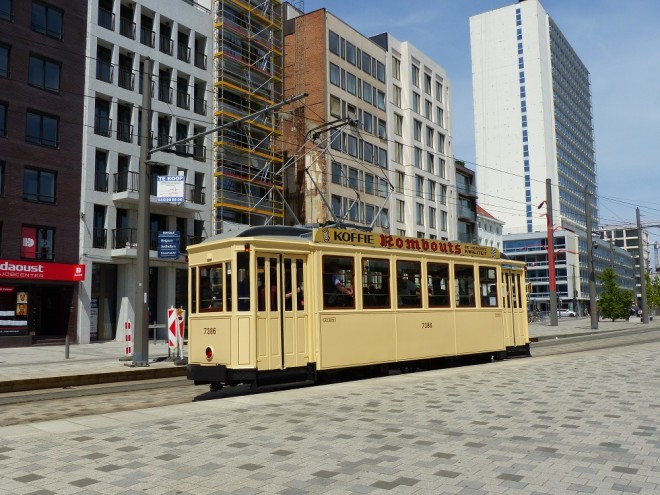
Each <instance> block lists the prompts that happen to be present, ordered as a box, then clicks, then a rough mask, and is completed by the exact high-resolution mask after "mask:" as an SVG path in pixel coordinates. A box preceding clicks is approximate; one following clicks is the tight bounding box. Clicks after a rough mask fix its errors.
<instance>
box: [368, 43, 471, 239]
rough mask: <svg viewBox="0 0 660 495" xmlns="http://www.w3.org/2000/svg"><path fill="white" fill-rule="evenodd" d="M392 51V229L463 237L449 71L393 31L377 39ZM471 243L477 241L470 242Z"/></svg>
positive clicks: (389, 119) (400, 232)
mask: <svg viewBox="0 0 660 495" xmlns="http://www.w3.org/2000/svg"><path fill="white" fill-rule="evenodd" d="M371 39H372V40H373V41H375V42H376V43H377V44H379V45H380V46H382V47H383V48H384V49H385V50H386V52H387V53H386V57H387V58H386V64H385V65H386V84H387V141H388V151H389V156H390V160H389V167H388V177H389V180H390V183H391V184H392V185H393V186H394V191H393V194H392V195H391V198H390V203H389V208H390V211H391V212H392V215H391V217H392V218H391V231H392V232H393V233H395V234H397V235H401V236H410V237H426V238H429V239H452V240H453V239H457V238H458V235H457V224H456V222H455V221H451V222H450V221H449V219H450V218H451V219H452V220H454V219H455V218H456V210H457V208H456V207H457V201H456V194H455V187H454V185H455V180H454V177H455V169H454V162H453V159H452V157H453V147H452V139H451V136H452V134H451V107H450V102H451V94H450V87H449V79H448V78H447V74H446V72H445V70H444V69H443V68H442V67H441V66H440V65H438V63H437V62H435V61H434V60H432V59H431V58H430V57H428V56H427V55H426V54H424V53H423V52H421V51H420V50H419V49H418V48H416V47H415V46H414V45H412V44H411V43H409V42H407V41H404V42H402V41H399V40H397V39H396V38H395V37H394V36H392V35H391V34H389V33H383V34H379V35H376V36H373V37H372V38H371ZM470 242H471V241H470Z"/></svg>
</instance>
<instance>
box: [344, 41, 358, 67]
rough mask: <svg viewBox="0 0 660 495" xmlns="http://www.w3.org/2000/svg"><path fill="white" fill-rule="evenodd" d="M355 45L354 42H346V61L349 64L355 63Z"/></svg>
mask: <svg viewBox="0 0 660 495" xmlns="http://www.w3.org/2000/svg"><path fill="white" fill-rule="evenodd" d="M355 60H356V57H355V45H354V44H352V43H349V42H348V41H347V42H346V61H347V62H348V63H349V64H353V65H355V63H356V62H355Z"/></svg>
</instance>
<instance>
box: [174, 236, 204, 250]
mask: <svg viewBox="0 0 660 495" xmlns="http://www.w3.org/2000/svg"><path fill="white" fill-rule="evenodd" d="M202 242H204V237H202V236H198V235H182V236H181V237H180V239H179V252H180V253H185V252H186V248H187V247H188V246H192V245H194V244H200V243H202Z"/></svg>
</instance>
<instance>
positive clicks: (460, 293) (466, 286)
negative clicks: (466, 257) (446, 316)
mask: <svg viewBox="0 0 660 495" xmlns="http://www.w3.org/2000/svg"><path fill="white" fill-rule="evenodd" d="M454 290H455V294H456V296H455V297H456V307H457V308H474V307H475V306H476V305H477V304H476V301H475V294H474V267H473V266H469V265H454Z"/></svg>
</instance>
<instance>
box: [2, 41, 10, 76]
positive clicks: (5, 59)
mask: <svg viewBox="0 0 660 495" xmlns="http://www.w3.org/2000/svg"><path fill="white" fill-rule="evenodd" d="M0 77H9V45H5V44H3V43H0Z"/></svg>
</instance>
